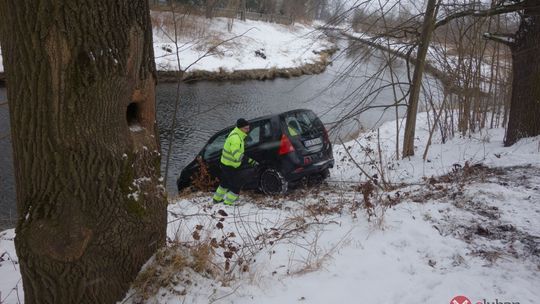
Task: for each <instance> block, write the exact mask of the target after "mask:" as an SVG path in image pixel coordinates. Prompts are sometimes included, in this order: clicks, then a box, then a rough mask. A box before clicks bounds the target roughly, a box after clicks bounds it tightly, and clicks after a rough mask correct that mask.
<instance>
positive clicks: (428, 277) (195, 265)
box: [0, 114, 540, 304]
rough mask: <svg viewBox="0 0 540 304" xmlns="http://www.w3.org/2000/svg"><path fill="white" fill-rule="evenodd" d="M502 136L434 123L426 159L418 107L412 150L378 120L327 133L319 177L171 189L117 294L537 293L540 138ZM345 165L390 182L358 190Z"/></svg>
mask: <svg viewBox="0 0 540 304" xmlns="http://www.w3.org/2000/svg"><path fill="white" fill-rule="evenodd" d="M503 134H504V130H502V129H493V130H488V131H482V132H480V133H477V134H474V135H473V136H471V137H470V138H460V137H456V138H454V139H452V140H449V141H448V142H446V143H445V144H441V143H440V138H439V136H438V134H437V132H436V133H435V134H434V138H433V142H434V144H433V145H432V146H431V147H430V150H429V152H428V154H427V160H426V161H425V162H424V161H423V160H422V158H421V155H422V153H423V151H424V148H425V145H426V141H427V138H428V136H427V135H428V128H427V116H426V115H425V114H421V115H419V120H418V123H417V139H416V142H415V144H416V151H417V155H419V156H415V157H412V158H410V159H405V160H395V159H394V157H393V156H394V153H395V152H394V150H395V147H394V145H395V144H394V142H393V140H394V138H395V135H396V134H395V122H388V123H385V124H383V125H382V126H381V128H380V129H379V135H378V136H377V132H376V131H374V132H369V133H365V134H362V135H361V137H360V138H358V140H356V141H352V142H348V143H345V145H344V147H343V146H337V145H336V146H335V151H334V156H335V159H336V162H337V165H336V168H334V169H333V170H332V176H331V180H330V181H329V182H328V184H327V185H322V186H321V187H320V188H306V189H298V190H296V191H294V192H292V193H291V194H289V195H287V196H285V197H266V196H262V195H260V194H256V193H243V194H242V196H241V198H240V201H239V205H238V206H236V207H226V206H223V205H217V206H209V205H208V203H209V200H210V193H194V194H191V195H187V196H183V197H177V198H172V199H171V205H170V206H169V225H168V236H169V239H170V241H171V243H170V246H169V248H168V249H167V250H164V251H163V252H162V253H161V254H158V255H156V257H155V258H153V259H152V260H151V261H150V262H149V263H147V265H146V267H145V270H144V272H143V273H144V275H141V276H140V278H139V281H138V282H137V283H136V284H135V288H134V289H133V290H132V291H131V292H130V293H129V294H128V297H127V299H126V302H129V303H139V301H142V300H144V301H145V302H147V303H209V302H213V301H216V302H218V303H254V302H256V303H293V302H298V301H301V302H305V303H325V304H326V303H336V302H337V303H339V302H341V303H358V302H368V303H400V304H409V303H411V304H412V303H418V302H422V303H449V302H450V301H451V299H452V298H453V297H455V296H457V295H463V296H467V297H468V298H469V299H470V300H471V301H472V303H477V302H480V303H484V302H483V301H484V300H485V301H487V302H490V303H491V302H495V301H496V300H497V301H499V302H503V301H508V302H519V303H521V304H524V303H537V302H538V300H539V299H540V291H539V290H538V288H537V286H538V285H539V284H540V274H539V270H540V268H539V267H540V249H539V245H540V227H539V226H538V223H539V222H540V205H539V202H540V188H539V187H540V186H539V185H540V170H539V169H540V137H536V138H527V139H523V140H521V141H519V142H518V143H517V144H515V145H514V146H512V147H508V148H505V147H503V144H502V138H503ZM377 137H379V138H380V153H379V142H378V140H377ZM345 149H347V151H348V153H347V152H346V150H345ZM349 154H350V155H351V156H352V157H353V159H354V161H352V160H351V157H350V156H349ZM381 161H382V166H381V165H380V164H381ZM357 164H358V165H359V166H360V167H361V168H362V169H363V170H364V171H365V172H366V173H367V174H368V175H369V176H371V178H372V179H373V178H376V179H377V182H378V184H379V185H382V184H383V181H382V180H383V176H384V180H386V182H387V183H389V184H390V183H392V185H393V187H392V189H388V190H385V191H382V190H378V189H377V186H374V187H371V188H370V186H368V184H366V183H365V182H366V181H367V179H366V177H365V175H364V174H361V170H360V169H359V168H358V167H357ZM381 167H382V168H384V169H382V170H381V169H380V168H381ZM377 168H379V169H377ZM381 172H383V174H381ZM375 174H376V177H375ZM362 185H363V186H362ZM366 199H367V202H368V204H366ZM13 237H14V232H13V230H7V231H4V232H2V233H0V257H1V258H0V292H1V294H2V296H1V298H0V300H1V302H2V303H17V302H18V299H22V289H21V284H20V274H19V266H18V264H17V257H16V254H15V251H14V248H13ZM201 249H204V250H207V251H205V252H206V253H208V254H207V255H204V254H203V255H201V254H200V253H201ZM201 257H203V258H201ZM205 259H206V260H205ZM171 261H184V262H182V263H172V262H171ZM194 269H198V271H194Z"/></svg>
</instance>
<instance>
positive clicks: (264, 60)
mask: <svg viewBox="0 0 540 304" xmlns="http://www.w3.org/2000/svg"><path fill="white" fill-rule="evenodd" d="M152 20H153V28H154V30H153V37H154V55H155V62H156V67H157V69H158V71H159V74H160V78H162V79H160V80H162V81H163V80H165V81H167V80H173V79H174V77H175V73H174V72H175V71H177V70H178V60H177V56H176V51H175V50H176V49H177V47H178V54H179V60H180V67H181V68H182V70H185V72H186V74H185V75H184V76H185V78H187V79H190V80H200V79H213V80H226V79H234V80H241V79H270V78H275V77H291V76H300V75H303V74H314V73H321V72H322V71H324V69H325V67H326V65H327V64H328V63H329V60H328V57H329V56H330V55H331V53H332V52H334V51H335V47H336V46H335V45H334V44H333V43H332V42H330V41H329V40H328V39H327V38H326V37H325V36H324V35H321V33H320V32H319V31H317V30H315V28H314V27H312V26H308V25H303V24H300V23H297V24H295V25H282V24H276V23H267V22H262V21H252V20H246V21H241V20H234V23H233V26H232V28H231V30H230V31H228V19H227V18H213V19H205V18H204V17H200V16H192V15H189V16H187V15H186V16H180V17H179V19H177V24H178V26H179V27H181V26H184V24H189V25H190V26H185V27H186V28H187V29H185V30H183V31H180V33H179V35H178V41H177V42H176V43H175V41H174V37H173V36H174V35H171V33H174V21H173V19H172V17H171V16H170V14H169V13H167V12H152ZM0 55H1V54H0ZM3 71H4V68H3V65H2V58H1V56H0V73H2V72H3Z"/></svg>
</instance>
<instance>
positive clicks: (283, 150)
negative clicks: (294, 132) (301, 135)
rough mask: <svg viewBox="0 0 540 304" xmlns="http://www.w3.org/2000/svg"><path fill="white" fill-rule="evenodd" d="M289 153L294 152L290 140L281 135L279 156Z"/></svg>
mask: <svg viewBox="0 0 540 304" xmlns="http://www.w3.org/2000/svg"><path fill="white" fill-rule="evenodd" d="M291 152H294V147H293V145H292V143H291V140H290V139H289V138H288V137H287V135H285V134H283V135H281V143H280V145H279V155H284V154H287V153H291Z"/></svg>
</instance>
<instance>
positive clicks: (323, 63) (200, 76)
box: [0, 47, 339, 86]
mask: <svg viewBox="0 0 540 304" xmlns="http://www.w3.org/2000/svg"><path fill="white" fill-rule="evenodd" d="M338 50H339V48H337V47H332V48H329V49H324V50H322V51H319V52H317V54H319V60H317V61H315V62H313V63H307V64H304V65H302V66H299V67H293V68H270V69H250V70H234V71H227V70H225V69H219V71H204V70H194V71H191V72H186V73H184V74H183V76H182V82H187V83H193V82H197V81H243V80H272V79H276V78H292V77H299V76H303V75H314V74H320V73H322V72H324V71H325V70H326V67H327V66H328V65H329V64H330V63H331V62H332V61H331V60H330V58H331V57H332V55H334V54H335V53H336V52H337V51H338ZM157 76H158V81H159V82H160V83H171V82H176V81H177V80H178V72H177V71H157ZM5 85H6V78H5V74H4V72H0V86H5Z"/></svg>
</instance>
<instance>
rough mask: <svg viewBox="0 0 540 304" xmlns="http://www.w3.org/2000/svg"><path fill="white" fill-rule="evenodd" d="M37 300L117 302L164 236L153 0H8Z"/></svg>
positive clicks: (25, 274)
mask: <svg viewBox="0 0 540 304" xmlns="http://www.w3.org/2000/svg"><path fill="white" fill-rule="evenodd" d="M0 31H1V32H0V34H1V36H0V39H1V40H0V43H1V44H2V47H3V49H2V50H3V55H4V68H5V72H6V79H7V96H8V100H9V103H10V117H11V131H12V141H13V151H14V164H15V166H14V167H15V180H16V184H17V186H16V187H17V212H18V222H17V227H16V232H17V236H16V239H15V246H16V250H17V255H18V257H19V262H20V269H21V275H22V281H23V286H24V293H25V302H26V303H114V302H116V301H118V300H120V299H122V298H123V297H124V295H125V292H126V290H127V289H128V287H129V283H130V282H131V281H132V280H133V279H134V278H135V276H136V275H137V273H138V272H139V270H140V267H141V266H142V264H143V263H145V262H146V261H147V259H148V258H149V257H150V256H151V255H152V254H153V253H154V251H155V250H156V249H157V248H158V247H160V246H161V245H163V244H164V241H165V229H166V206H167V203H166V198H165V192H164V189H163V187H162V186H161V182H160V177H159V176H160V151H159V150H160V148H159V144H158V141H157V140H158V136H157V127H156V121H155V120H156V118H155V94H154V90H155V79H156V78H155V66H154V61H153V47H152V31H151V25H150V15H149V9H148V1H146V0H131V1H126V0H124V1H115V2H110V1H105V0H96V1H82V0H44V1H30V0H4V1H0Z"/></svg>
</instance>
